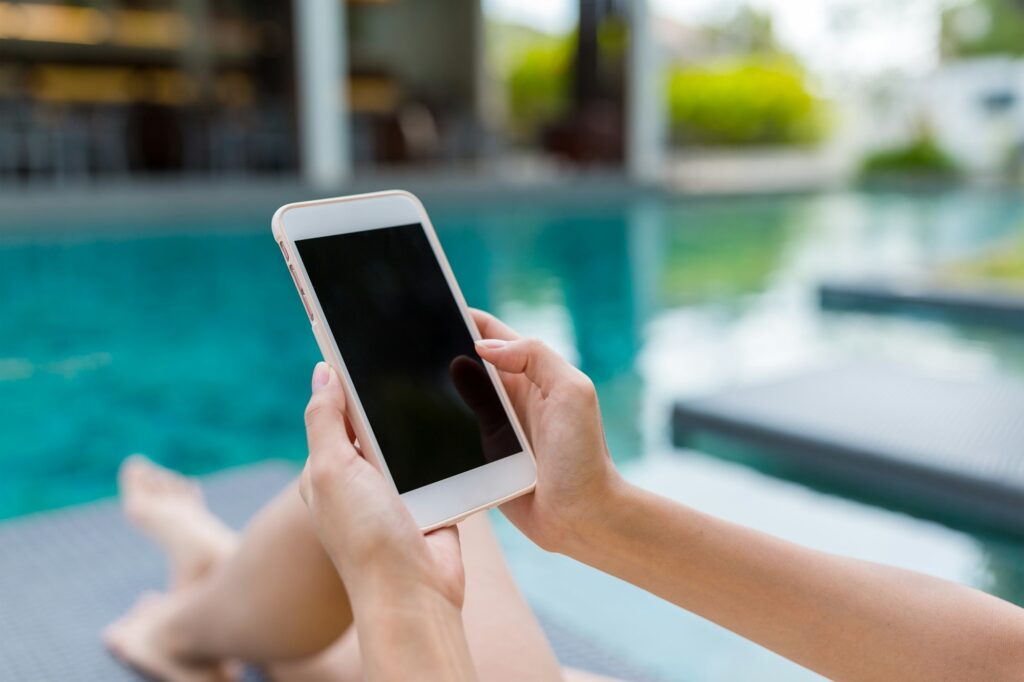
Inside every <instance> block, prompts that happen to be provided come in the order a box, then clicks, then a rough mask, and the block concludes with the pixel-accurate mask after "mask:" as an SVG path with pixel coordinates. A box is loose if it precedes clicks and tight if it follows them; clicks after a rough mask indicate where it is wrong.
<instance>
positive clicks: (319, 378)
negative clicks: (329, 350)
mask: <svg viewBox="0 0 1024 682" xmlns="http://www.w3.org/2000/svg"><path fill="white" fill-rule="evenodd" d="M330 380H331V368H330V367H328V366H327V363H326V362H318V363H316V367H314V368H313V390H314V391H319V390H320V389H321V388H323V387H324V386H326V385H327V384H328V382H329V381H330Z"/></svg>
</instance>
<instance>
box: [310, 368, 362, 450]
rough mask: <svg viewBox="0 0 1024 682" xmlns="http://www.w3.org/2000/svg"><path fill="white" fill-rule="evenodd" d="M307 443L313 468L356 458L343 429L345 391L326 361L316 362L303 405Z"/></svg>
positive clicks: (346, 433) (346, 431)
mask: <svg viewBox="0 0 1024 682" xmlns="http://www.w3.org/2000/svg"><path fill="white" fill-rule="evenodd" d="M306 440H307V441H308V443H309V463H310V465H311V466H312V467H313V468H314V469H315V468H317V466H318V465H325V466H326V465H328V464H330V463H337V462H338V460H345V459H347V458H349V457H358V456H359V455H358V453H356V450H355V447H354V446H353V445H352V441H351V440H350V439H349V436H348V430H347V428H346V427H345V391H344V390H343V389H342V386H341V380H340V379H339V378H338V375H337V373H336V372H335V371H334V370H333V369H332V368H331V367H330V365H328V364H327V363H326V362H320V363H317V366H316V369H314V370H313V395H312V396H311V397H310V399H309V404H308V405H306Z"/></svg>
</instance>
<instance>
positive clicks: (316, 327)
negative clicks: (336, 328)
mask: <svg viewBox="0 0 1024 682" xmlns="http://www.w3.org/2000/svg"><path fill="white" fill-rule="evenodd" d="M310 327H312V328H313V338H314V339H316V345H317V347H318V348H319V349H320V355H322V356H323V358H324V361H325V362H330V360H329V358H330V356H331V354H330V352H329V349H330V347H331V346H330V344H329V343H327V335H326V334H325V333H324V328H323V327H321V326H320V323H319V322H317V321H314V322H313V324H311V325H310Z"/></svg>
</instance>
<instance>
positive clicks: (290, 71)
mask: <svg viewBox="0 0 1024 682" xmlns="http://www.w3.org/2000/svg"><path fill="white" fill-rule="evenodd" d="M442 6H443V7H442ZM479 25H480V17H479V3H478V2H476V0H442V1H441V2H432V3H423V2H415V1H414V0H404V1H400V0H393V1H388V0H376V1H371V0H363V1H356V0H353V1H351V2H348V3H339V2H337V0H328V1H327V2H323V1H321V0H296V1H295V2H294V3H293V2H270V3H245V2H241V1H240V0H95V1H93V2H85V3H74V4H71V3H54V2H0V182H4V183H10V182H13V181H18V180H30V181H31V180H57V181H74V180H79V179H86V178H96V177H111V176H126V175H129V174H130V175H140V174H142V175H168V174H181V175H224V174H263V173H291V172H295V171H297V170H298V169H299V168H300V167H302V165H303V162H304V159H303V154H304V152H305V151H306V147H305V146H304V145H303V144H302V139H301V137H302V136H303V135H308V136H316V135H318V133H319V134H320V137H317V138H316V141H315V144H314V151H313V152H312V153H314V154H315V153H318V152H316V151H315V146H316V145H320V146H322V145H324V144H331V141H332V140H334V142H335V144H338V145H340V146H342V149H341V151H340V152H339V154H341V155H344V156H345V158H344V159H342V160H341V161H340V162H338V161H336V162H335V163H341V164H342V165H343V166H347V165H348V164H349V163H350V161H351V160H354V161H355V162H356V163H357V164H362V165H373V164H378V163H391V162H403V161H416V160H426V159H435V158H445V159H456V158H460V157H465V156H468V155H471V154H472V153H473V150H474V149H476V148H477V147H478V146H479V145H478V144H477V142H478V141H477V140H476V138H477V136H478V135H479V130H478V126H477V116H476V101H477V98H478V92H477V87H478V81H479V76H478V73H477V68H478V65H479V60H478V59H477V58H476V50H477V49H478V35H479ZM324 29H326V30H324ZM303 51H305V52H306V54H303ZM325 62H333V63H330V64H325ZM325 66H326V68H325ZM313 106H319V107H322V108H325V111H326V114H327V119H326V124H327V125H328V126H330V127H333V128H338V129H340V131H341V132H339V133H331V134H330V135H327V136H326V137H324V134H323V130H322V128H323V123H320V124H319V126H320V128H321V129H320V130H318V121H324V116H323V113H325V112H320V115H319V117H317V116H316V115H313V114H314V112H310V111H307V109H308V108H310V107H313ZM332 116H333V117H334V118H333V119H332V118H331V117H332ZM342 118H343V119H344V120H341V119H342ZM349 130H351V131H353V132H354V135H353V139H354V140H355V141H356V142H355V144H349V143H348V142H347V140H346V139H345V138H346V137H347V135H346V133H347V132H348V131H349ZM332 135H333V137H332ZM342 171H344V168H342Z"/></svg>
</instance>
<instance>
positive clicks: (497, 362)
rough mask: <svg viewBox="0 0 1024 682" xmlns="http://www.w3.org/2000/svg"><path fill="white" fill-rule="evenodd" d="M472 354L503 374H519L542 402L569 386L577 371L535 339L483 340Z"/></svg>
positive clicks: (477, 344)
mask: <svg viewBox="0 0 1024 682" xmlns="http://www.w3.org/2000/svg"><path fill="white" fill-rule="evenodd" d="M476 352H477V353H479V354H480V357H482V358H483V359H484V360H487V361H488V362H490V363H491V364H492V365H494V366H495V367H497V368H498V369H499V370H501V371H503V372H508V373H510V374H522V375H524V376H526V378H527V379H529V380H530V383H532V384H533V385H535V386H536V387H537V388H539V389H540V392H541V395H543V396H544V397H545V398H546V397H547V396H548V395H549V394H550V393H551V392H552V391H554V390H556V389H557V388H558V387H559V386H564V385H568V384H573V383H574V382H575V381H576V380H577V376H578V375H579V370H577V369H576V368H575V367H573V366H572V365H570V364H569V363H568V362H566V361H565V360H563V359H562V357H561V356H560V355H559V354H558V353H556V352H555V351H553V350H551V348H549V347H548V346H547V345H545V344H544V343H542V342H541V341H538V340H537V339H514V340H511V341H508V340H505V339H483V340H480V341H477V342H476Z"/></svg>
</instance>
